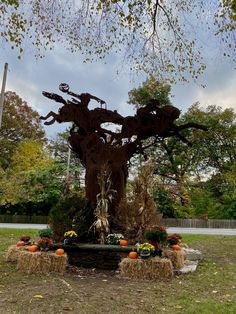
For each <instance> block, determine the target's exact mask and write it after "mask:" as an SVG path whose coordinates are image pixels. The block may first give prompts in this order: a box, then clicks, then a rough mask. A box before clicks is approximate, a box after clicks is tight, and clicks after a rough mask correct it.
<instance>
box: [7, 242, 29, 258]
mask: <svg viewBox="0 0 236 314" xmlns="http://www.w3.org/2000/svg"><path fill="white" fill-rule="evenodd" d="M23 250H25V247H24V246H17V245H15V244H14V245H11V246H9V248H8V250H7V252H6V261H7V262H17V260H18V257H19V255H20V253H21V252H22V251H23Z"/></svg>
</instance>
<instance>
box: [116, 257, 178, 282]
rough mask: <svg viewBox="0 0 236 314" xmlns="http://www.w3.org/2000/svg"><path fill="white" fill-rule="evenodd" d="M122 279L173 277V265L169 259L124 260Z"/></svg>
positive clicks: (120, 265) (121, 263)
mask: <svg viewBox="0 0 236 314" xmlns="http://www.w3.org/2000/svg"><path fill="white" fill-rule="evenodd" d="M119 270H120V275H121V277H125V278H132V279H160V278H171V277H173V274H174V273H173V265H172V263H171V261H170V260H169V259H167V258H160V257H157V256H156V257H152V258H148V259H146V260H144V259H140V258H138V259H130V258H124V259H122V260H121V262H120V264H119Z"/></svg>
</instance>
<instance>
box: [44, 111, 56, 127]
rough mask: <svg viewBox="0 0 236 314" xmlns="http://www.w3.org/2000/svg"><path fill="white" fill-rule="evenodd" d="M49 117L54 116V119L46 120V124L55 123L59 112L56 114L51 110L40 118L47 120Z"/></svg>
mask: <svg viewBox="0 0 236 314" xmlns="http://www.w3.org/2000/svg"><path fill="white" fill-rule="evenodd" d="M49 117H53V119H52V120H50V121H48V122H44V124H45V125H50V124H53V123H54V122H55V121H56V118H57V117H58V114H56V113H55V112H53V111H50V112H49V113H48V114H47V115H46V116H45V117H43V116H41V117H40V119H41V120H47V119H48V118H49Z"/></svg>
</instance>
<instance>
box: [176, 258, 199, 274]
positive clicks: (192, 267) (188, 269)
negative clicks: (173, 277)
mask: <svg viewBox="0 0 236 314" xmlns="http://www.w3.org/2000/svg"><path fill="white" fill-rule="evenodd" d="M197 266H198V261H189V260H186V261H185V263H184V266H183V267H182V268H180V269H176V270H175V274H177V275H183V274H187V273H193V272H194V271H196V269H197Z"/></svg>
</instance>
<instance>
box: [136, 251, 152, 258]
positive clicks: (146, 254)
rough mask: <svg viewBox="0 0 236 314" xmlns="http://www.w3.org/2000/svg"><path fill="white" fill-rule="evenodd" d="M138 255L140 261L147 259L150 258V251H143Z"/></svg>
mask: <svg viewBox="0 0 236 314" xmlns="http://www.w3.org/2000/svg"><path fill="white" fill-rule="evenodd" d="M139 255H140V257H141V258H142V259H148V258H149V257H150V256H151V253H150V251H148V250H145V251H141V252H140V253H139Z"/></svg>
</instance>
